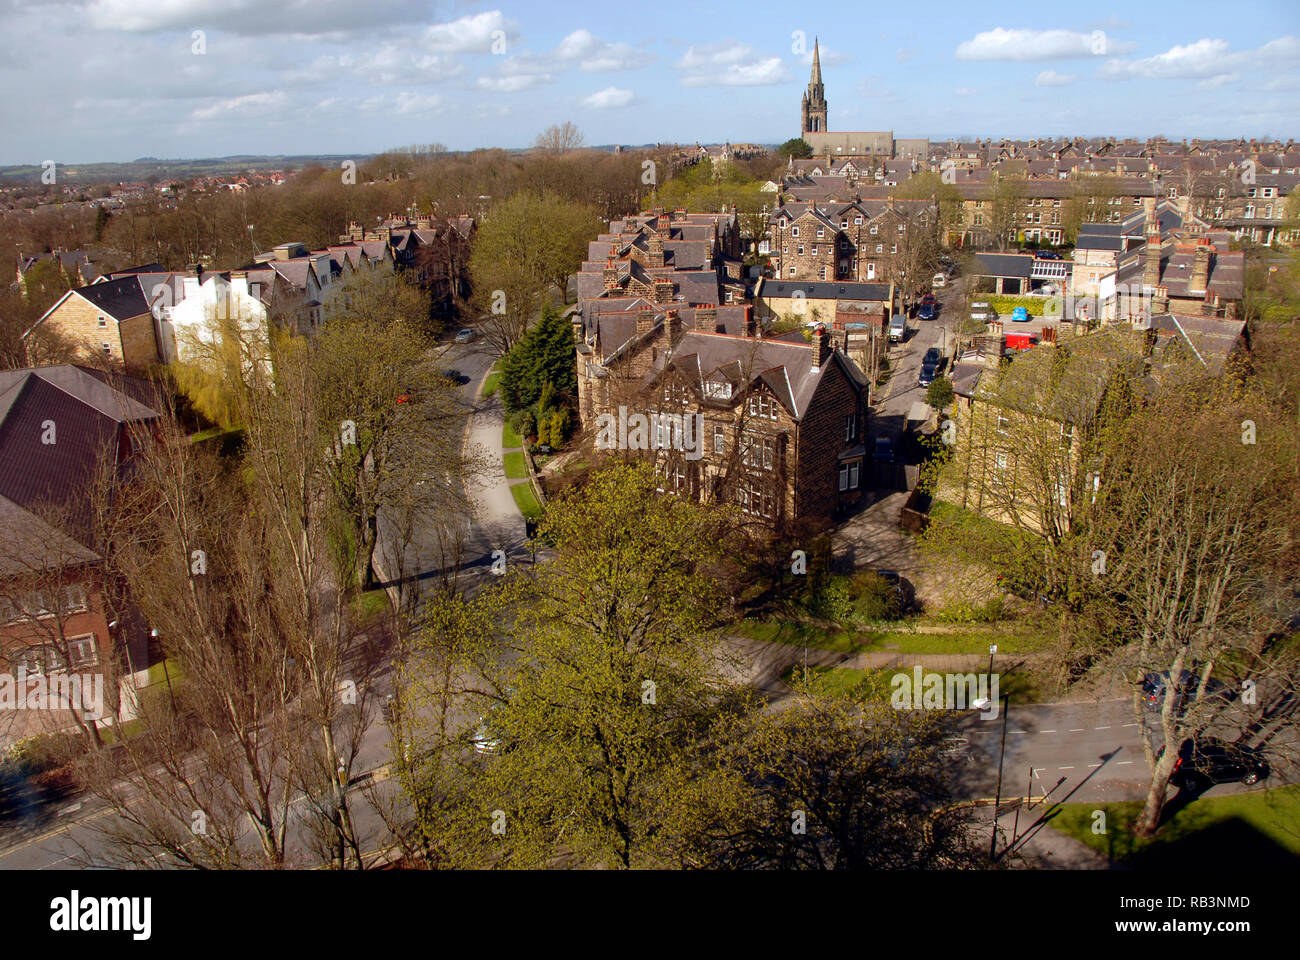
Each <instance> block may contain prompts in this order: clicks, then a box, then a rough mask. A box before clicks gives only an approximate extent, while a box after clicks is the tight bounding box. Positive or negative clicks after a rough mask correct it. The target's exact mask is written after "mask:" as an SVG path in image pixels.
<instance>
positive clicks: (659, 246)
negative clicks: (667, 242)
mask: <svg viewBox="0 0 1300 960" xmlns="http://www.w3.org/2000/svg"><path fill="white" fill-rule="evenodd" d="M649 246H650V253H649V255H648V258H649V261H650V264H649V265H650V266H652V267H662V266H663V265H664V238H663V237H661V236H660V235H659V234H657V233H652V234H651V235H650V241H649Z"/></svg>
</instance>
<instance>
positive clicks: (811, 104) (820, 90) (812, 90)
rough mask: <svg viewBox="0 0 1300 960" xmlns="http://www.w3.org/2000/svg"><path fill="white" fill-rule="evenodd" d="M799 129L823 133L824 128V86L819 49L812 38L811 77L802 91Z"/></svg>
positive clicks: (806, 131)
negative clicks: (806, 87)
mask: <svg viewBox="0 0 1300 960" xmlns="http://www.w3.org/2000/svg"><path fill="white" fill-rule="evenodd" d="M799 120H800V124H801V126H800V128H799V129H800V130H801V131H803V132H804V133H823V132H825V130H826V88H825V87H823V86H822V61H821V51H820V50H819V49H818V46H817V39H816V38H815V37H814V38H813V61H812V77H811V78H810V79H809V80H808V89H807V90H806V91H804V95H803V106H802V109H801V110H800V118H799Z"/></svg>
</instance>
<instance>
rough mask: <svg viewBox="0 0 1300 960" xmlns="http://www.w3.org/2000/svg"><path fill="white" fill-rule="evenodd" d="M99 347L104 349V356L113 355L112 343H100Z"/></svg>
mask: <svg viewBox="0 0 1300 960" xmlns="http://www.w3.org/2000/svg"><path fill="white" fill-rule="evenodd" d="M99 349H101V350H103V351H104V356H106V357H111V356H112V355H113V345H112V344H110V343H101V344H100V345H99Z"/></svg>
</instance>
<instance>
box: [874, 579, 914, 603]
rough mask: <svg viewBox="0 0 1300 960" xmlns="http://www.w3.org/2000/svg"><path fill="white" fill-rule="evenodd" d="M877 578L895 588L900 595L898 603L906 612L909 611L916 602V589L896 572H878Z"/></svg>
mask: <svg viewBox="0 0 1300 960" xmlns="http://www.w3.org/2000/svg"><path fill="white" fill-rule="evenodd" d="M876 576H878V577H879V578H880V579H881V580H884V581H885V583H887V584H889V585H890V586H891V587H893V588H894V590H895V592H896V593H897V594H898V603H899V605H900V606H901V607H902V608H903V610H904V611H906V610H909V609H910V608H911V606H912V604H913V603H915V602H916V588H915V587H913V586H912V584H911V583H909V582H908V581H907V580H904V579H903V578H902V577H901V576H899V574H898V572H897V571H896V570H877V571H876Z"/></svg>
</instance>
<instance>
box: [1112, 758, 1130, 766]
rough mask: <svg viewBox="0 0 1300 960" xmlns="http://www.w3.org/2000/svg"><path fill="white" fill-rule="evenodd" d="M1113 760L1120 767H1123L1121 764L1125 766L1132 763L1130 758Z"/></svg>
mask: <svg viewBox="0 0 1300 960" xmlns="http://www.w3.org/2000/svg"><path fill="white" fill-rule="evenodd" d="M1115 762H1116V763H1117V764H1119V765H1120V766H1121V767H1123V766H1126V765H1128V764H1130V763H1132V762H1133V761H1132V760H1116V761H1115Z"/></svg>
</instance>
